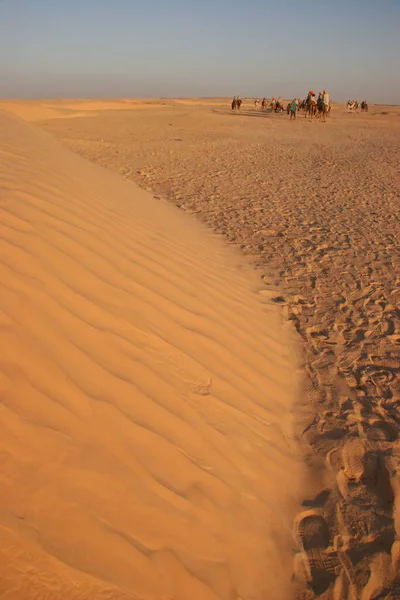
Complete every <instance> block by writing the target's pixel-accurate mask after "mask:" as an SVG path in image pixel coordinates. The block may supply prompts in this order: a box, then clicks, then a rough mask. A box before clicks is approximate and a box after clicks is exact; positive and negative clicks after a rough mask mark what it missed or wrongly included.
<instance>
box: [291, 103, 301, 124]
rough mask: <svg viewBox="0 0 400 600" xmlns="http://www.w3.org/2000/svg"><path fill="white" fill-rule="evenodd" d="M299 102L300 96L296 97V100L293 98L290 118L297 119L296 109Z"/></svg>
mask: <svg viewBox="0 0 400 600" xmlns="http://www.w3.org/2000/svg"><path fill="white" fill-rule="evenodd" d="M298 102H299V99H298V98H294V100H292V103H291V105H290V120H292V119H296V111H297V104H298Z"/></svg>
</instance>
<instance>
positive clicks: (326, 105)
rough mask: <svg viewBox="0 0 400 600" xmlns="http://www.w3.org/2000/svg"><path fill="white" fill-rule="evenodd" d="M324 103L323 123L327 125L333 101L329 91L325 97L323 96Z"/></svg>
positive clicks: (325, 92)
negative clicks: (327, 116)
mask: <svg viewBox="0 0 400 600" xmlns="http://www.w3.org/2000/svg"><path fill="white" fill-rule="evenodd" d="M322 102H323V107H322V122H323V123H325V121H326V115H328V114H329V109H330V106H331V100H330V98H329V94H328V92H327V90H324V93H323V96H322Z"/></svg>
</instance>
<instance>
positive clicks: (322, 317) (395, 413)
mask: <svg viewBox="0 0 400 600" xmlns="http://www.w3.org/2000/svg"><path fill="white" fill-rule="evenodd" d="M46 118H47V117H45V116H44V117H43V119H46ZM41 126H42V127H44V128H45V129H47V130H49V131H51V132H53V133H54V134H56V136H57V137H59V138H61V139H62V140H63V141H64V142H65V143H66V144H68V145H69V146H70V147H71V148H72V149H73V150H75V151H76V152H78V153H79V154H81V155H83V156H85V157H87V158H89V159H91V160H93V161H95V162H97V163H100V164H101V165H104V166H106V167H108V168H110V169H112V170H114V171H117V172H118V173H120V174H122V175H124V176H125V177H126V178H128V179H131V180H132V181H135V182H137V183H139V185H141V186H142V187H143V188H146V189H149V190H152V191H153V192H155V193H156V194H158V195H160V196H161V197H163V198H166V199H168V200H169V201H170V202H172V203H175V204H177V205H178V206H179V207H180V208H181V209H182V211H184V212H187V213H195V214H196V215H197V217H198V218H199V219H201V220H202V221H205V222H206V223H207V224H208V225H210V226H211V227H212V228H213V229H214V230H215V231H217V232H220V233H222V234H224V236H225V237H226V238H228V240H230V241H231V242H233V243H235V244H237V245H239V246H240V247H241V248H242V250H243V252H245V253H246V254H248V255H249V256H251V257H252V259H253V262H254V264H255V266H257V267H258V269H259V272H260V274H261V276H262V277H263V278H265V281H266V282H267V283H271V282H272V285H273V286H278V288H279V290H280V291H279V293H276V292H273V291H271V295H272V296H273V297H274V299H275V301H276V303H277V304H278V305H281V306H282V310H283V314H284V315H286V316H287V318H288V319H289V320H290V321H291V322H292V323H293V325H294V327H295V329H296V330H297V332H298V334H299V335H300V337H301V339H302V342H303V356H304V368H305V370H306V371H307V372H308V374H309V377H310V381H311V385H310V386H308V387H306V388H305V389H304V394H303V397H304V398H306V399H307V401H308V403H309V406H310V407H312V409H313V411H314V418H313V419H312V418H311V419H310V421H309V423H308V425H307V426H305V427H304V431H303V435H302V441H303V444H304V447H305V448H306V449H308V462H309V465H310V471H311V472H312V473H315V475H316V480H317V481H318V482H319V494H318V495H317V496H316V497H315V498H310V497H307V496H306V492H304V502H303V504H304V510H305V512H304V513H302V514H299V515H298V516H297V517H296V519H295V521H294V549H295V559H294V568H295V578H296V580H297V583H298V586H299V591H298V597H299V598H301V599H303V600H304V599H307V600H311V599H313V598H320V599H324V600H341V599H347V598H349V599H350V600H353V599H361V600H373V599H375V600H376V599H377V598H379V599H381V600H383V599H391V600H394V599H398V598H399V597H400V582H399V572H400V563H399V561H400V496H399V494H400V491H399V490H400V481H399V464H400V448H399V400H400V389H399V361H400V356H399V352H398V350H399V341H400V333H399V305H398V298H399V282H400V275H399V264H400V260H399V240H400V232H399V214H400V211H399V179H398V167H399V156H400V152H399V133H400V110H399V108H398V107H379V106H371V105H370V109H369V112H368V113H367V114H361V113H356V114H349V113H347V112H346V109H345V107H344V105H337V104H336V105H335V104H334V105H333V110H332V115H331V117H330V118H329V120H328V122H327V123H326V124H322V123H320V122H319V121H318V120H315V121H314V122H309V121H308V120H307V119H305V118H304V117H303V116H302V115H301V114H300V115H299V117H298V119H297V121H296V122H289V120H288V118H287V116H286V114H283V115H272V114H270V113H264V114H263V113H262V112H261V111H255V110H254V108H253V106H252V103H250V102H245V103H244V105H243V107H242V113H241V114H236V113H235V114H234V113H232V112H231V110H230V108H229V100H228V99H227V100H225V101H222V100H218V101H209V102H203V103H202V101H199V100H192V101H188V100H185V101H170V102H167V105H166V106H164V107H159V109H158V110H157V111H134V110H132V111H126V110H124V112H123V113H122V112H118V111H114V112H113V113H111V112H109V111H108V112H107V113H105V112H104V113H103V114H101V115H97V116H91V117H90V118H85V117H82V118H79V119H72V120H71V119H69V120H68V121H66V120H51V121H50V120H47V121H45V120H43V121H42V122H41ZM267 597H268V598H273V597H274V596H273V594H270V595H269V596H267Z"/></svg>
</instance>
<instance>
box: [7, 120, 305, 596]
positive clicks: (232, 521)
mask: <svg viewBox="0 0 400 600" xmlns="http://www.w3.org/2000/svg"><path fill="white" fill-rule="evenodd" d="M0 123H1V130H2V138H1V146H0V160H1V164H2V171H1V191H0V210H1V221H0V227H1V238H0V245H1V247H0V273H1V275H0V277H1V278H0V282H1V294H0V319H1V320H0V326H1V344H0V366H1V372H0V390H1V391H0V393H1V403H0V474H1V475H0V597H1V598H7V600H15V599H20V598H24V599H28V598H51V599H52V600H57V599H61V598H62V599H63V600H64V599H65V598H68V599H74V598H79V599H83V598H90V599H93V598H112V599H121V600H122V599H128V598H129V599H133V598H135V599H146V600H150V599H154V600H155V599H157V600H161V599H163V600H167V599H171V600H172V599H173V600H186V599H187V600H189V599H190V600H196V599H199V600H216V599H219V598H221V599H224V600H225V599H229V600H234V599H246V600H247V599H250V598H252V599H254V600H256V599H266V598H268V599H269V598H274V599H277V600H279V599H281V598H282V599H284V598H288V597H290V586H289V578H290V573H291V558H290V555H291V550H292V540H291V527H292V520H293V518H294V515H295V514H296V511H297V510H298V507H297V502H298V500H297V497H298V491H299V483H300V480H301V477H302V465H301V461H300V459H299V457H298V454H297V452H296V444H295V441H294V439H293V436H292V431H293V412H292V411H293V406H294V402H295V401H296V387H295V383H294V375H295V373H296V370H297V364H296V359H295V356H294V355H293V350H292V340H291V339H290V337H289V333H288V332H287V330H286V329H285V327H284V326H283V325H282V323H281V321H280V317H279V315H278V314H277V312H276V311H275V307H274V306H271V305H270V304H269V302H268V299H267V298H266V296H265V294H263V293H262V290H261V289H260V288H261V285H260V282H259V280H258V278H257V276H256V275H255V274H253V273H252V272H251V270H250V269H249V266H248V265H247V263H246V262H245V259H242V258H241V257H240V256H239V254H236V252H235V251H234V250H233V249H232V248H230V247H228V246H226V245H225V244H224V243H223V242H222V241H221V240H220V239H218V238H216V237H215V236H214V235H213V234H212V233H210V232H208V231H206V230H204V229H203V227H202V226H201V225H200V224H198V223H197V222H195V221H194V220H193V219H190V218H189V217H188V216H187V215H184V214H183V213H181V212H179V211H178V210H177V209H176V208H174V207H172V206H170V205H167V204H166V203H163V202H161V201H157V200H155V199H154V198H153V197H152V196H151V195H149V194H148V193H147V192H145V191H143V190H139V189H138V188H137V187H136V186H135V185H133V184H131V183H129V182H127V181H123V180H121V179H120V177H119V176H118V175H116V174H114V173H112V172H108V171H106V170H104V169H102V168H101V167H99V166H97V165H93V164H90V163H88V162H86V161H85V160H84V159H82V158H80V157H78V156H76V155H74V154H73V153H71V152H70V151H69V150H67V149H65V148H63V147H61V146H60V145H59V144H58V143H57V142H56V141H54V140H53V139H52V138H51V137H50V136H49V135H48V134H46V133H43V132H40V131H37V130H36V129H34V128H33V127H31V126H30V125H28V124H26V123H23V122H22V121H20V120H19V119H18V118H17V117H14V116H10V115H7V114H5V113H2V114H1V116H0ZM302 491H303V492H304V489H303V490H302Z"/></svg>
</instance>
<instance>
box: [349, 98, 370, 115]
mask: <svg viewBox="0 0 400 600" xmlns="http://www.w3.org/2000/svg"><path fill="white" fill-rule="evenodd" d="M360 107H361V111H362V112H364V111H365V112H368V104H367V101H366V100H363V101H362V102H361V104H360V103H359V101H358V100H348V101H347V110H348V111H353V110H354V111H357V110H358V109H359V108H360Z"/></svg>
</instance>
